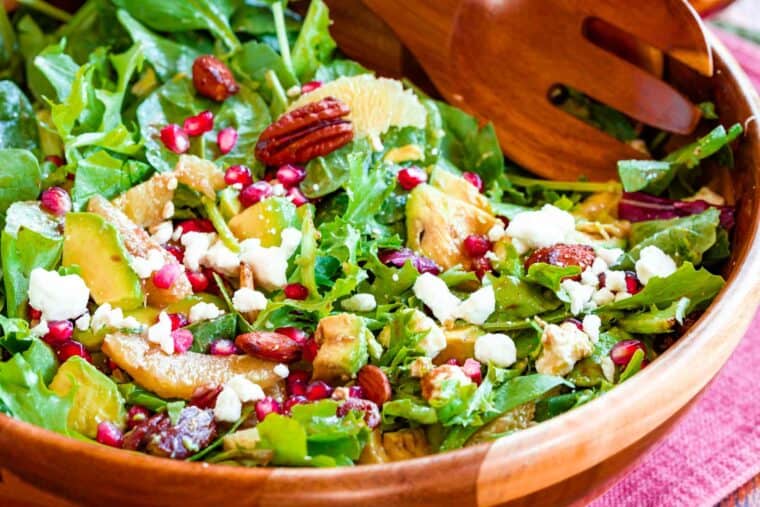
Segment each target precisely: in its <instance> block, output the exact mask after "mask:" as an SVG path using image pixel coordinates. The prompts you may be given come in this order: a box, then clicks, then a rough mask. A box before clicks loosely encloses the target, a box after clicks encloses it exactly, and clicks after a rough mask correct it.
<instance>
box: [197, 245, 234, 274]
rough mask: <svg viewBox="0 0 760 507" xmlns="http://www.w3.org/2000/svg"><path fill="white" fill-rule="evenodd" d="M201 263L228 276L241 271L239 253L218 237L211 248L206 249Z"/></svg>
mask: <svg viewBox="0 0 760 507" xmlns="http://www.w3.org/2000/svg"><path fill="white" fill-rule="evenodd" d="M200 263H201V264H202V265H204V266H207V267H209V268H212V269H213V270H214V271H217V272H219V273H222V274H224V275H227V276H235V275H237V274H238V272H239V271H240V259H239V258H238V255H237V254H236V253H235V252H233V251H232V250H230V249H229V248H227V245H225V244H224V241H222V240H220V239H217V240H216V241H215V242H214V244H213V245H211V248H209V249H208V250H206V253H205V254H203V257H202V258H201V261H200Z"/></svg>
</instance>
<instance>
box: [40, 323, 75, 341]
mask: <svg viewBox="0 0 760 507" xmlns="http://www.w3.org/2000/svg"><path fill="white" fill-rule="evenodd" d="M47 326H48V332H47V334H46V335H45V336H43V337H42V341H44V342H45V343H47V344H48V345H50V346H51V347H57V346H59V345H62V344H63V343H66V342H67V341H69V340H71V337H72V336H73V335H74V324H73V323H72V322H71V321H70V320H51V321H49V322H48V323H47Z"/></svg>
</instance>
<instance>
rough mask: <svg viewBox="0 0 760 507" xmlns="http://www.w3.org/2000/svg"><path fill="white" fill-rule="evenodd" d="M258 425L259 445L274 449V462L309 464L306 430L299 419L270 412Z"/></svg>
mask: <svg viewBox="0 0 760 507" xmlns="http://www.w3.org/2000/svg"><path fill="white" fill-rule="evenodd" d="M256 427H257V428H258V430H259V437H261V441H260V443H259V444H258V445H257V447H259V446H260V447H261V448H262V449H271V450H272V451H273V453H274V455H273V456H272V464H274V465H302V466H305V465H307V463H306V456H307V454H308V450H307V446H306V430H304V428H303V426H301V424H300V423H299V422H298V421H296V420H293V419H291V418H289V417H285V416H282V415H280V414H269V415H268V416H267V417H266V418H265V419H264V420H263V421H262V422H260V423H259V424H258V425H257V426H256Z"/></svg>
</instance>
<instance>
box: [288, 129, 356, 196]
mask: <svg viewBox="0 0 760 507" xmlns="http://www.w3.org/2000/svg"><path fill="white" fill-rule="evenodd" d="M370 150H371V148H370V146H369V143H368V142H367V141H366V140H365V139H362V140H360V141H354V142H351V143H348V144H347V145H346V146H343V147H342V148H340V149H338V150H335V151H333V152H332V153H330V154H329V155H327V156H325V157H317V158H315V159H313V160H311V161H309V163H308V164H306V178H305V179H304V180H303V182H302V183H301V190H302V191H303V193H304V194H305V195H306V197H309V198H310V199H314V198H317V197H323V196H325V195H327V194H331V193H333V192H335V191H336V190H338V189H339V188H341V187H342V186H343V185H344V184H345V183H346V182H347V181H348V178H349V175H350V174H351V171H352V169H353V168H356V166H358V165H360V164H363V163H364V161H365V160H366V159H367V158H368V157H369V155H370Z"/></svg>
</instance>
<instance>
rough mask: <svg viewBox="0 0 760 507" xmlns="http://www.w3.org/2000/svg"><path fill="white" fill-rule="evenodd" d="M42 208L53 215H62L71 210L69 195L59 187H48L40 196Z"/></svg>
mask: <svg viewBox="0 0 760 507" xmlns="http://www.w3.org/2000/svg"><path fill="white" fill-rule="evenodd" d="M40 204H41V205H42V208H43V209H44V210H46V211H48V212H50V213H52V214H53V215H56V216H62V215H65V214H66V213H68V212H69V211H71V197H70V196H69V193H68V192H66V190H64V189H63V188H61V187H50V188H48V189H45V190H43V191H42V195H41V196H40Z"/></svg>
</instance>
